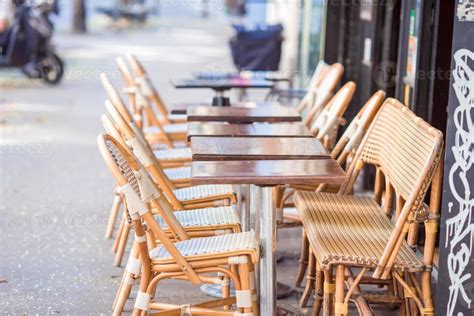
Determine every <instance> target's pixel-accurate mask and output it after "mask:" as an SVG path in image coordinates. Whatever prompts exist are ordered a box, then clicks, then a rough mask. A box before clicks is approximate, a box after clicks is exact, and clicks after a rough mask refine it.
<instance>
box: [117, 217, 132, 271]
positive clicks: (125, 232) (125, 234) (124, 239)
mask: <svg viewBox="0 0 474 316" xmlns="http://www.w3.org/2000/svg"><path fill="white" fill-rule="evenodd" d="M129 232H130V226H129V225H127V223H125V225H124V227H123V231H122V234H121V235H120V241H119V246H118V249H117V253H116V254H115V261H114V265H115V266H116V267H120V265H121V264H122V259H123V254H124V252H125V248H126V247H127V240H128V233H129Z"/></svg>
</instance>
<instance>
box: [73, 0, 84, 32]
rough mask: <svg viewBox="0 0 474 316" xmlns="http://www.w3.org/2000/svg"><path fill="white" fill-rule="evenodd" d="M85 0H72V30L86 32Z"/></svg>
mask: <svg viewBox="0 0 474 316" xmlns="http://www.w3.org/2000/svg"><path fill="white" fill-rule="evenodd" d="M85 2H86V0H74V10H73V17H72V30H73V31H74V32H77V33H85V32H87V26H86V15H87V14H86V3H85Z"/></svg>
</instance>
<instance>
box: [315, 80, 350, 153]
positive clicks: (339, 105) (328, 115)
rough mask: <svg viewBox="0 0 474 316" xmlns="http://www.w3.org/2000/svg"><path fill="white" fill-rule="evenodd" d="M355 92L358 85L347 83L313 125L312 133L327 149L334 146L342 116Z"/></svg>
mask: <svg viewBox="0 0 474 316" xmlns="http://www.w3.org/2000/svg"><path fill="white" fill-rule="evenodd" d="M355 91H356V84H355V83H354V82H352V81H349V82H348V83H346V84H345V85H344V86H343V87H342V88H341V89H339V91H338V92H337V93H336V94H335V95H334V97H332V98H331V100H330V101H329V103H328V104H327V105H326V106H325V107H324V109H323V110H322V111H321V113H320V114H319V115H318V116H317V117H316V118H315V119H314V121H313V122H312V123H311V126H310V129H311V132H312V133H313V135H314V136H315V137H316V138H317V139H319V140H321V141H322V142H323V144H324V147H325V148H326V149H331V148H332V147H333V146H334V143H335V140H336V137H337V131H338V127H339V125H340V123H341V120H342V116H343V115H344V113H345V112H346V109H347V107H348V106H349V103H350V102H351V100H352V97H353V96H354V93H355Z"/></svg>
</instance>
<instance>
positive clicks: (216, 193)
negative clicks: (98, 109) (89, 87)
mask: <svg viewBox="0 0 474 316" xmlns="http://www.w3.org/2000/svg"><path fill="white" fill-rule="evenodd" d="M106 108H107V111H108V113H109V115H110V117H111V118H112V120H113V121H114V123H115V125H116V126H117V127H118V128H119V131H120V133H121V135H123V139H124V142H125V143H127V145H128V146H129V148H130V149H131V150H132V151H133V153H134V154H135V156H137V158H138V159H139V160H140V162H141V163H142V164H143V165H144V166H145V168H147V170H148V171H149V172H150V173H151V174H152V176H153V179H154V180H155V181H156V182H157V184H158V186H159V187H160V189H161V190H163V192H164V194H165V195H166V197H167V198H168V199H169V200H170V202H171V204H172V205H173V207H174V209H175V210H186V209H195V208H205V207H215V206H226V205H229V204H231V203H236V197H235V194H234V192H233V188H232V186H231V185H200V186H193V187H188V188H181V189H177V188H176V187H174V185H173V183H172V182H171V181H170V179H169V178H168V177H167V176H166V174H165V172H164V170H163V169H162V168H161V166H160V163H159V162H158V160H157V157H156V155H155V154H154V152H153V151H152V150H151V148H150V146H149V144H148V143H147V141H146V140H145V139H144V138H143V134H141V130H140V129H139V128H136V127H134V125H129V124H127V122H126V121H125V119H124V118H123V117H122V116H121V114H120V113H119V112H118V111H117V109H116V108H115V107H114V106H113V105H112V104H111V103H110V102H106Z"/></svg>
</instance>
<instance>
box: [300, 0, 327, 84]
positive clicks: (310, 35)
mask: <svg viewBox="0 0 474 316" xmlns="http://www.w3.org/2000/svg"><path fill="white" fill-rule="evenodd" d="M324 2H325V1H324V0H301V8H302V10H301V18H300V21H301V27H300V48H299V57H300V58H299V63H298V69H299V74H300V79H301V81H300V84H301V86H305V85H306V84H307V82H308V81H309V79H310V78H311V76H312V74H313V72H314V70H315V69H316V66H317V64H318V62H319V60H320V59H321V52H322V46H323V44H324V43H323V36H322V35H323V32H324V28H323V25H324V19H325V14H326V7H325V4H324Z"/></svg>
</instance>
